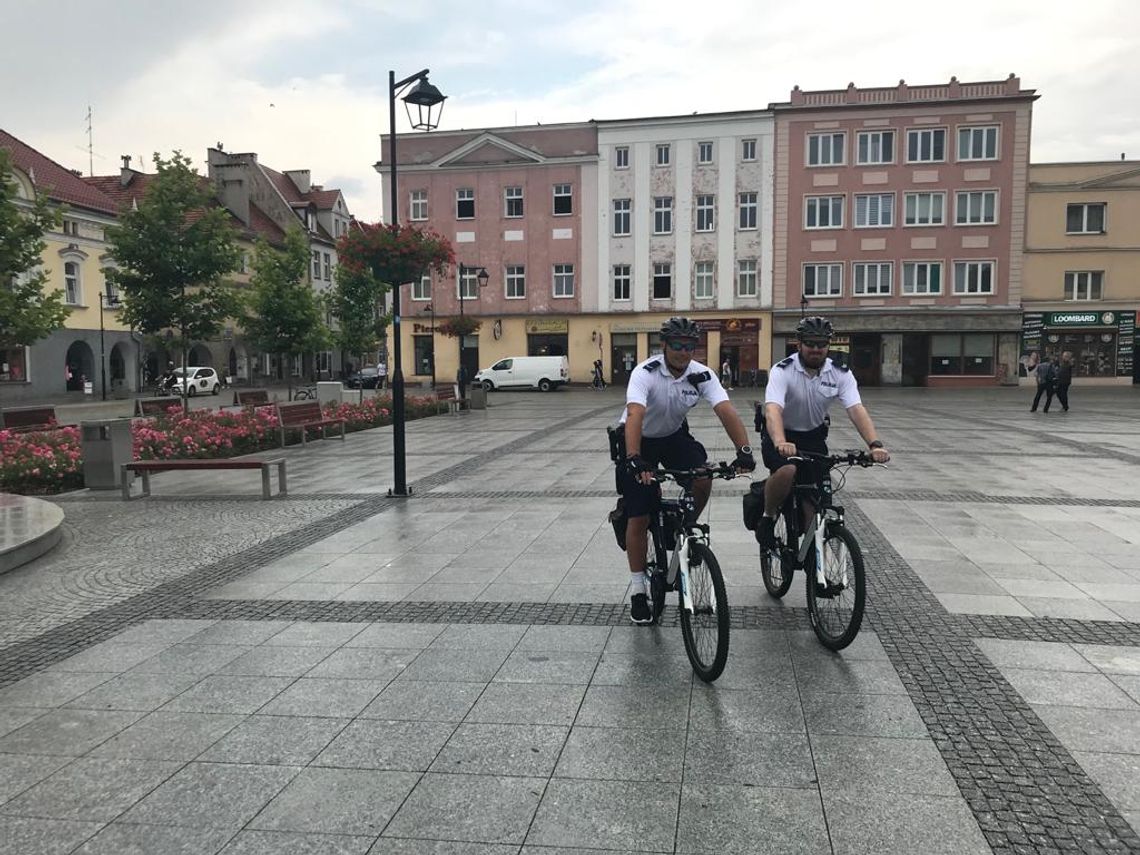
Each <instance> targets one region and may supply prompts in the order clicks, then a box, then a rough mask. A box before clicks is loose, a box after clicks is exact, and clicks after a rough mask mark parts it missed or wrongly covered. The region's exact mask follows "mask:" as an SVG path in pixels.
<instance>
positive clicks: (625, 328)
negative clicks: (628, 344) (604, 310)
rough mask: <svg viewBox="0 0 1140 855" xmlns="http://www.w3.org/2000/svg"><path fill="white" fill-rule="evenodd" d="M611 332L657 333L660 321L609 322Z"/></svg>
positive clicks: (659, 329) (659, 328)
mask: <svg viewBox="0 0 1140 855" xmlns="http://www.w3.org/2000/svg"><path fill="white" fill-rule="evenodd" d="M610 332H611V333H643V332H647V333H657V332H661V321H656V322H649V323H629V324H610Z"/></svg>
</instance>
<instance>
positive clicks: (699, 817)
mask: <svg viewBox="0 0 1140 855" xmlns="http://www.w3.org/2000/svg"><path fill="white" fill-rule="evenodd" d="M680 804H681V809H680V818H679V819H678V821H677V849H676V851H677V852H683V853H714V852H732V853H741V855H752V854H753V853H764V855H776V853H794V855H801V853H802V855H825V853H830V852H831V845H830V844H829V842H828V828H827V826H826V825H825V823H824V818H823V809H822V806H821V804H820V797H819V792H818V791H816V790H811V789H778V788H774V787H749V786H744V785H741V784H711V783H699V784H688V783H686V784H685V785H684V787H683V788H682V791H681V802H680Z"/></svg>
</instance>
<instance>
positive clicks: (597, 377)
mask: <svg viewBox="0 0 1140 855" xmlns="http://www.w3.org/2000/svg"><path fill="white" fill-rule="evenodd" d="M605 388H606V378H605V375H604V372H603V368H602V360H600V359H595V360H594V389H595V390H596V391H598V392H601V391H602V390H603V389H605Z"/></svg>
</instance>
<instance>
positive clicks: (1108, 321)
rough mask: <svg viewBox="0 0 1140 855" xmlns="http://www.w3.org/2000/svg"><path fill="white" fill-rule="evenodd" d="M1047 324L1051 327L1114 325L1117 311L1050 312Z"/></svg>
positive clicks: (1046, 317)
mask: <svg viewBox="0 0 1140 855" xmlns="http://www.w3.org/2000/svg"><path fill="white" fill-rule="evenodd" d="M1045 325H1046V326H1050V327H1114V326H1116V312H1049V313H1047V314H1046V315H1045Z"/></svg>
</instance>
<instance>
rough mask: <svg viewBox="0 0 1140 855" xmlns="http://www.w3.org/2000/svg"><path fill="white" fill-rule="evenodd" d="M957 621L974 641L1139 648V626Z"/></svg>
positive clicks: (983, 618) (997, 618)
mask: <svg viewBox="0 0 1140 855" xmlns="http://www.w3.org/2000/svg"><path fill="white" fill-rule="evenodd" d="M954 617H955V621H956V622H957V623H958V624H959V627H960V630H961V631H962V632H964V633H966V634H967V635H969V636H970V637H971V638H1000V639H1002V640H1004V641H1059V642H1063V643H1065V644H1110V645H1115V646H1120V647H1140V624H1136V623H1125V622H1121V621H1109V620H1075V619H1072V618H1025V617H1012V616H1005V615H955V616H954Z"/></svg>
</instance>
